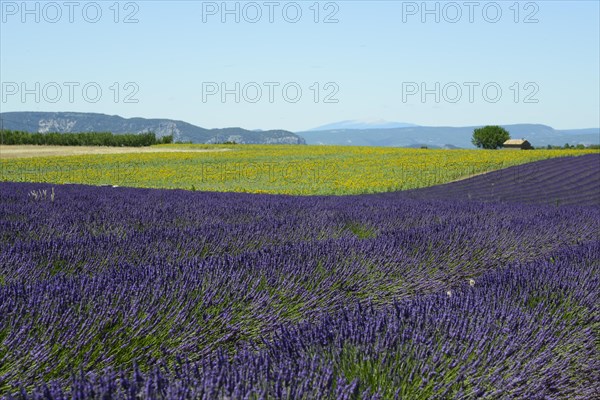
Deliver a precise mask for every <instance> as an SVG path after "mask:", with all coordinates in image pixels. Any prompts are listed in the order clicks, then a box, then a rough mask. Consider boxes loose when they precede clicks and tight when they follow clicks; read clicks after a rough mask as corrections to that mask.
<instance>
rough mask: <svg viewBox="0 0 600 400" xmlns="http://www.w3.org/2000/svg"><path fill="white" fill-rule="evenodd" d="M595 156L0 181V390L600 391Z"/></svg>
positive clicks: (224, 394) (25, 393)
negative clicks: (299, 173) (248, 184)
mask: <svg viewBox="0 0 600 400" xmlns="http://www.w3.org/2000/svg"><path fill="white" fill-rule="evenodd" d="M599 235H600V155H599V154H592V155H586V156H582V157H565V158H559V159H551V160H545V161H540V162H536V163H531V164H527V165H523V166H519V167H511V168H508V169H505V170H502V171H497V172H494V173H490V174H486V175H480V176H476V177H473V178H471V179H469V180H465V181H460V182H454V183H450V184H447V185H443V186H438V187H431V188H426V189H419V190H412V191H406V192H397V193H388V194H378V195H360V196H342V197H335V196H327V197H316V196H315V197H295V196H282V195H250V194H236V193H202V192H188V191H183V190H156V189H133V188H120V187H116V188H113V187H92V186H81V185H48V184H32V183H0V396H2V397H4V398H17V399H90V398H93V399H111V398H119V399H120V398H125V399H139V398H143V399H452V398H456V399H476V398H483V399H593V398H597V397H596V396H598V393H600V383H599V382H600V353H599V351H600V348H599V347H598V343H600V238H599Z"/></svg>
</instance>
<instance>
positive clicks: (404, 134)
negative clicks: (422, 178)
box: [296, 124, 600, 148]
mask: <svg viewBox="0 0 600 400" xmlns="http://www.w3.org/2000/svg"><path fill="white" fill-rule="evenodd" d="M480 127H481V126H464V127H443V126H440V127H434V126H413V127H405V128H391V129H381V128H376V129H331V130H322V131H313V130H310V131H304V132H296V133H297V134H298V135H300V136H302V137H303V138H304V139H305V140H306V143H307V144H325V145H350V146H389V147H420V146H428V147H431V148H438V147H441V148H453V147H460V148H474V147H475V146H473V144H472V143H471V137H472V136H473V130H474V129H475V128H480ZM503 127H504V128H505V129H507V130H508V131H509V132H510V135H511V137H512V138H514V139H521V138H525V139H527V140H528V141H529V142H530V143H531V144H532V145H533V146H535V147H544V146H547V145H549V144H550V145H554V146H562V145H564V144H565V143H569V144H570V145H577V144H584V145H591V144H600V128H590V129H569V130H556V129H554V128H552V127H550V126H547V125H541V124H513V125H503Z"/></svg>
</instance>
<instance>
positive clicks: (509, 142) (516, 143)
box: [503, 139, 527, 146]
mask: <svg viewBox="0 0 600 400" xmlns="http://www.w3.org/2000/svg"><path fill="white" fill-rule="evenodd" d="M525 142H527V140H525V139H508V140H507V141H506V142H504V143H503V145H504V146H506V145H513V146H520V145H522V144H523V143H525Z"/></svg>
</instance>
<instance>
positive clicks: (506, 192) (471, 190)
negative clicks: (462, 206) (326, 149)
mask: <svg viewBox="0 0 600 400" xmlns="http://www.w3.org/2000/svg"><path fill="white" fill-rule="evenodd" d="M398 194H400V193H398ZM398 194H394V195H395V196H397V195H398ZM403 194H404V195H406V196H408V197H410V198H415V199H425V200H431V199H445V200H447V199H454V200H471V201H486V202H511V203H527V204H548V205H559V206H560V205H577V206H600V154H589V155H585V156H579V157H558V158H552V159H548V160H543V161H537V162H533V163H529V164H523V165H519V166H515V167H509V168H505V169H502V170H499V171H494V172H490V173H487V174H483V175H478V176H474V177H472V178H470V179H466V180H463V181H459V182H453V183H448V184H445V185H439V186H432V187H429V188H424V189H415V190H409V191H406V192H403Z"/></svg>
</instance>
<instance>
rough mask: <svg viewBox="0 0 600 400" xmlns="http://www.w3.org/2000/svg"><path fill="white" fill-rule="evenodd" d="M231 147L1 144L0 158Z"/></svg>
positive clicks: (164, 151) (174, 151)
mask: <svg viewBox="0 0 600 400" xmlns="http://www.w3.org/2000/svg"><path fill="white" fill-rule="evenodd" d="M230 150H231V149H193V148H171V147H105V146H35V145H15V146H12V145H11V146H7V145H3V146H0V159H7V158H27V157H48V156H75V155H85V154H126V153H212V152H221V151H230Z"/></svg>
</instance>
